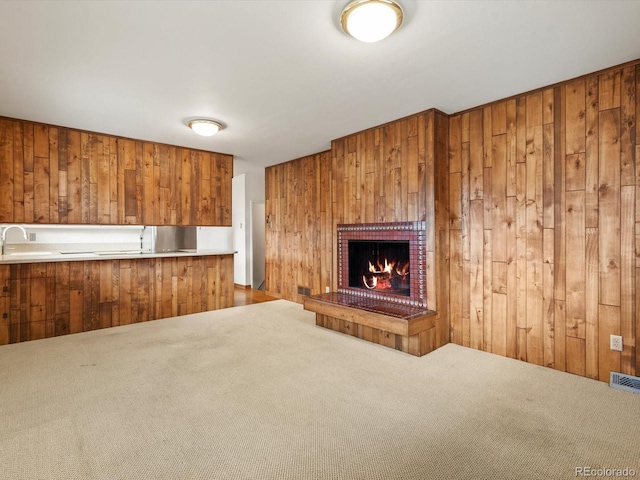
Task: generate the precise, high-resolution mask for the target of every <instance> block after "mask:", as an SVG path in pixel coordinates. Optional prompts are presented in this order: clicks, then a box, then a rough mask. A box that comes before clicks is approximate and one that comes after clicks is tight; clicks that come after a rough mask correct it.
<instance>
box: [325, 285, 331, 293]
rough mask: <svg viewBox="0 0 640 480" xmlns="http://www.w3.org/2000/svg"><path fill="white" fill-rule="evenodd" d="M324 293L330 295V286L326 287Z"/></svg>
mask: <svg viewBox="0 0 640 480" xmlns="http://www.w3.org/2000/svg"><path fill="white" fill-rule="evenodd" d="M324 291H325V292H326V293H329V292H330V291H331V289H330V288H329V285H327V286H326V287H324Z"/></svg>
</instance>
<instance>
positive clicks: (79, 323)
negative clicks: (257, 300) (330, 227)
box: [0, 255, 233, 345]
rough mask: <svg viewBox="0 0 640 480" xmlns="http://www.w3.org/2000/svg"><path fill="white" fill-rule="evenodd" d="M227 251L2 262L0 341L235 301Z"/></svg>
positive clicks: (211, 307) (199, 309)
mask: <svg viewBox="0 0 640 480" xmlns="http://www.w3.org/2000/svg"><path fill="white" fill-rule="evenodd" d="M228 278H233V255H219V256H202V257H162V258H154V259H135V260H129V259H126V260H96V261H86V262H84V261H77V262H49V263H30V264H15V265H0V286H2V292H0V345H4V344H8V343H17V342H23V341H27V340H35V339H40V338H46V337H53V336H58V335H65V334H68V333H78V332H86V331H89V330H96V329H99V328H107V327H114V326H117V325H127V324H130V323H136V322H145V321H148V320H156V319H159V318H167V317H172V316H177V315H185V314H188V313H198V312H203V311H207V310H215V309H219V308H226V307H232V306H233V282H230V281H227V280H225V279H228Z"/></svg>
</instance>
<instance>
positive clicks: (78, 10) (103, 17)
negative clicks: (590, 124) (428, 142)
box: [0, 0, 640, 172]
mask: <svg viewBox="0 0 640 480" xmlns="http://www.w3.org/2000/svg"><path fill="white" fill-rule="evenodd" d="M399 2H400V3H401V5H402V6H403V8H404V10H405V13H406V18H405V23H404V25H403V26H402V27H401V29H400V30H399V31H398V32H396V33H395V34H394V35H392V36H391V37H389V38H388V39H386V40H385V41H382V42H380V43H377V44H365V43H360V42H358V41H356V40H354V39H352V38H350V37H348V36H347V35H345V34H344V33H343V32H342V31H341V30H340V27H339V20H338V18H339V15H340V12H341V10H342V8H343V7H344V6H345V5H346V4H347V3H348V0H289V1H287V0H255V1H254V0H232V1H223V0H210V1H84V2H81V1H58V0H53V1H51V0H44V1H37V0H36V1H21V0H20V1H12V0H3V1H0V115H1V116H7V117H14V118H20V119H26V120H34V121H39V122H45V123H50V124H55V125H61V126H68V127H76V128H80V129H85V130H92V131H96V132H102V133H110V134H115V135H121V136H126V137H132V138H137V139H144V140H151V141H156V142H163V143H169V144H175V145H183V146H188V147H193V148H199V149H204V150H211V151H217V152H224V153H230V154H233V155H234V156H235V158H236V159H237V161H236V172H238V171H243V170H250V169H251V168H252V167H253V166H258V167H264V166H267V165H273V164H276V163H281V162H284V161H287V160H291V159H294V158H298V157H301V156H304V155H308V154H312V153H316V152H319V151H323V150H327V149H328V148H330V141H331V140H332V139H335V138H339V137H342V136H344V135H348V134H350V133H354V132H357V131H360V130H363V129H366V128H369V127H373V126H376V125H379V124H381V123H385V122H388V121H391V120H394V119H397V118H401V117H404V116H406V115H410V114H412V113H416V112H419V111H422V110H426V109H429V108H432V107H435V108H438V109H440V110H442V111H444V112H446V113H454V112H458V111H461V110H464V109H467V108H471V107H475V106H478V105H481V104H484V103H487V102H490V101H493V100H497V99H501V98H504V97H507V96H510V95H513V94H518V93H522V92H525V91H527V90H530V89H534V88H538V87H542V86H546V85H549V84H552V83H555V82H558V81H562V80H566V79H569V78H572V77H575V76H579V75H583V74H586V73H591V72H594V71H596V70H599V69H602V68H606V67H610V66H613V65H617V64H620V63H623V62H626V61H630V60H635V59H638V58H640V28H639V25H640V1H637V0H633V1H621V0H618V1H612V0H609V1H584V0H581V1H572V0H564V1H492V0H484V1H451V0H448V1H438V0H434V1H419V0H399ZM201 116H202V117H210V118H213V119H216V120H219V121H221V122H222V123H223V124H224V125H226V128H225V130H223V131H222V132H220V133H219V134H218V135H216V136H214V137H209V138H203V137H198V136H197V135H195V134H194V133H193V132H192V131H190V130H189V129H188V128H187V127H186V123H187V121H188V120H189V119H192V118H194V117H201Z"/></svg>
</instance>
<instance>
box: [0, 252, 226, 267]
mask: <svg viewBox="0 0 640 480" xmlns="http://www.w3.org/2000/svg"><path fill="white" fill-rule="evenodd" d="M234 253H236V252H235V251H233V250H213V249H199V250H195V251H178V252H157V253H151V252H123V251H119V252H97V253H96V252H83V253H60V252H51V253H45V254H42V253H40V254H34V253H28V252H25V253H14V254H12V255H0V265H11V264H16V263H48V262H77V261H87V260H118V259H127V260H135V259H138V258H166V257H203V256H210V255H233V254H234Z"/></svg>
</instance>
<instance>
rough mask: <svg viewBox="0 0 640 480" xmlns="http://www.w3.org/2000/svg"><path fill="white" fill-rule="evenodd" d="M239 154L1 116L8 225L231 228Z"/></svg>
mask: <svg viewBox="0 0 640 480" xmlns="http://www.w3.org/2000/svg"><path fill="white" fill-rule="evenodd" d="M232 174H233V157H232V156H231V155H225V154H221V153H213V152H204V151H200V150H192V149H189V148H183V147H176V146H172V145H164V144H158V143H151V142H144V141H141V140H132V139H127V138H120V137H115V136H112V135H103V134H98V133H91V132H84V131H80V130H73V129H69V128H61V127H54V126H49V125H44V124H39V123H33V122H26V121H21V120H13V119H7V118H0V189H1V190H0V222H5V223H54V224H55V223H62V224H67V223H68V224H102V225H203V226H231V177H232Z"/></svg>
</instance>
